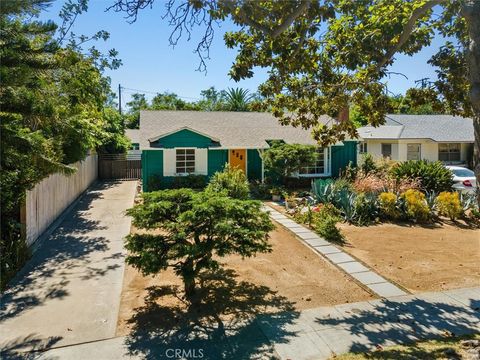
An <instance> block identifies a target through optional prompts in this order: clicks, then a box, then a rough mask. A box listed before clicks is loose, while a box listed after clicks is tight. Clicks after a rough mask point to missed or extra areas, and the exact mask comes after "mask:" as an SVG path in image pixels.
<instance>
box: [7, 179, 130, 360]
mask: <svg viewBox="0 0 480 360" xmlns="http://www.w3.org/2000/svg"><path fill="white" fill-rule="evenodd" d="M136 184H137V182H136V181H127V182H117V183H104V184H97V185H94V186H93V187H92V188H91V189H90V190H89V191H88V192H87V193H86V195H84V196H83V198H82V199H81V201H80V202H79V203H78V204H77V206H76V207H75V208H74V209H73V210H72V211H71V212H70V213H68V214H67V215H66V217H65V219H64V220H63V222H62V223H61V224H60V226H59V228H57V229H56V230H55V231H54V232H53V233H52V235H50V236H49V237H48V238H47V239H46V240H45V241H44V242H43V243H42V244H41V245H40V246H39V248H38V250H37V251H36V252H35V253H34V255H33V257H32V259H30V261H29V262H28V264H27V265H26V266H25V268H24V269H22V271H21V272H20V274H19V275H18V276H17V278H16V279H14V282H13V284H12V286H11V287H10V288H9V289H8V290H7V291H6V292H5V294H4V295H3V297H2V315H1V318H0V346H1V349H2V358H7V357H8V356H13V355H14V353H15V352H16V351H17V350H32V349H43V348H49V347H51V346H64V345H69V344H76V343H80V342H85V341H93V340H99V339H104V338H109V337H113V336H114V334H115V327H116V321H117V316H118V309H119V303H120V293H121V287H122V281H123V271H124V250H123V238H124V237H125V236H126V235H127V234H128V233H129V231H130V218H128V217H125V215H124V212H125V210H126V209H127V208H129V207H131V206H132V205H133V200H134V196H135V188H136Z"/></svg>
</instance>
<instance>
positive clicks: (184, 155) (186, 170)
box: [175, 149, 195, 174]
mask: <svg viewBox="0 0 480 360" xmlns="http://www.w3.org/2000/svg"><path fill="white" fill-rule="evenodd" d="M176 155H177V159H176V166H175V169H176V173H177V174H193V173H194V172H195V149H177V154H176Z"/></svg>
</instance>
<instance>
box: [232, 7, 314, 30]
mask: <svg viewBox="0 0 480 360" xmlns="http://www.w3.org/2000/svg"><path fill="white" fill-rule="evenodd" d="M310 3H311V0H305V1H302V2H301V4H300V5H299V6H298V7H297V8H296V9H295V10H294V11H293V12H291V13H290V14H289V15H288V16H287V17H286V18H285V20H284V21H283V22H282V23H281V24H280V25H278V26H277V27H276V28H274V29H269V28H268V26H265V25H262V24H260V23H259V22H257V21H255V20H252V19H251V18H250V17H249V16H248V15H247V14H245V13H244V12H243V11H240V12H239V13H238V16H239V17H240V18H241V19H242V20H243V22H245V24H247V25H248V26H251V27H253V28H255V29H257V30H259V31H261V32H263V33H265V34H266V35H269V36H270V37H272V38H276V37H278V36H279V35H280V34H281V33H282V32H284V31H285V30H287V29H288V27H289V26H290V25H292V23H293V22H294V21H295V19H296V18H298V17H299V16H300V15H302V14H303V13H304V12H305V11H306V10H307V9H308V8H309V7H310ZM223 4H224V6H225V7H227V8H228V10H229V11H230V13H231V14H232V15H234V14H235V10H236V1H235V0H225V1H224V2H223Z"/></svg>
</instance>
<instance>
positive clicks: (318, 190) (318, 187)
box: [312, 179, 333, 204]
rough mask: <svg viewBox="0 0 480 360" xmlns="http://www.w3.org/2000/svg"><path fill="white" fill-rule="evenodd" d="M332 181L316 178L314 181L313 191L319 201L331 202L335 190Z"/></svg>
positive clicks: (322, 202) (323, 202)
mask: <svg viewBox="0 0 480 360" xmlns="http://www.w3.org/2000/svg"><path fill="white" fill-rule="evenodd" d="M332 183H333V181H332V180H331V179H316V180H313V181H312V193H313V196H314V197H315V199H316V200H317V201H318V202H319V203H321V204H326V203H328V202H330V200H331V198H332V194H331V193H332V190H333V187H332Z"/></svg>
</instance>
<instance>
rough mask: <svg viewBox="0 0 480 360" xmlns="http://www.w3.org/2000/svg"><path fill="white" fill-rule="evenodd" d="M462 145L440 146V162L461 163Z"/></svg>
mask: <svg viewBox="0 0 480 360" xmlns="http://www.w3.org/2000/svg"><path fill="white" fill-rule="evenodd" d="M460 148H461V146H460V144H438V160H440V161H445V162H455V161H460Z"/></svg>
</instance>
